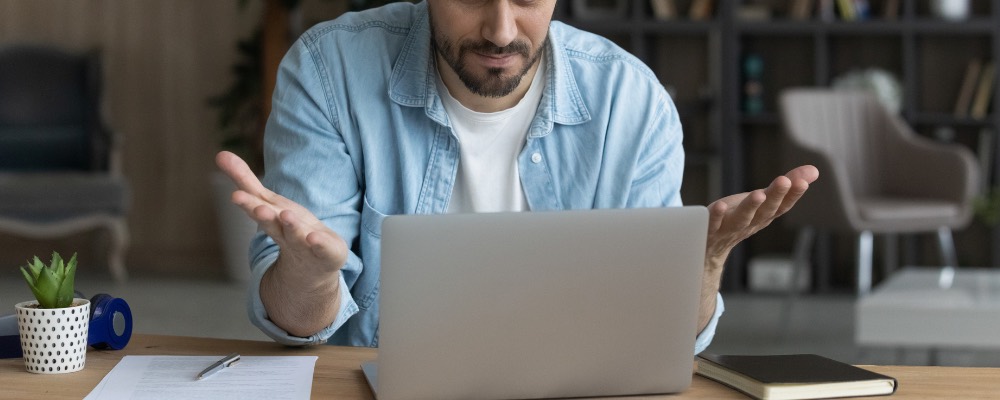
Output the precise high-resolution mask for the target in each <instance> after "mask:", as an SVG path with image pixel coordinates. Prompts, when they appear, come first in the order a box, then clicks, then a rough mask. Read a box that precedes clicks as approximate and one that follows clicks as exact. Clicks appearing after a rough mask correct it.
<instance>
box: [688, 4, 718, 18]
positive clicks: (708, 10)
mask: <svg viewBox="0 0 1000 400" xmlns="http://www.w3.org/2000/svg"><path fill="white" fill-rule="evenodd" d="M712 3H713V0H693V1H692V2H691V8H690V9H688V18H690V19H691V20H694V21H702V20H706V19H709V18H711V17H712V7H713V6H714V4H712Z"/></svg>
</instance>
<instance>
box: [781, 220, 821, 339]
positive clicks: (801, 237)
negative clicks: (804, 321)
mask: <svg viewBox="0 0 1000 400" xmlns="http://www.w3.org/2000/svg"><path fill="white" fill-rule="evenodd" d="M815 240H816V229H815V228H813V227H811V226H807V227H803V228H801V229H799V233H798V235H796V236H795V254H794V256H793V257H794V258H793V259H792V277H791V280H790V282H789V287H788V295H787V296H786V297H785V305H784V307H782V310H781V314H782V315H781V326H782V327H783V329H782V336H783V337H784V336H787V333H788V332H789V330H790V329H791V326H792V307H793V306H794V305H795V299H796V297H797V296H798V292H799V285H798V283H799V280H800V279H802V273H803V272H804V271H805V269H806V268H809V255H810V253H811V252H812V246H813V243H814V242H815Z"/></svg>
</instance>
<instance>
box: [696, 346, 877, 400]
mask: <svg viewBox="0 0 1000 400" xmlns="http://www.w3.org/2000/svg"><path fill="white" fill-rule="evenodd" d="M697 373H698V375H702V376H704V377H706V378H709V379H712V380H715V381H718V382H720V383H722V384H724V385H726V386H729V387H732V388H734V389H736V390H739V391H741V392H743V393H746V394H748V395H750V396H751V397H754V398H757V399H762V400H779V399H826V398H833V397H854V396H876V395H888V394H892V393H893V392H895V391H896V379H895V378H892V377H889V376H885V375H882V374H878V373H875V372H871V371H869V370H866V369H863V368H858V367H855V366H853V365H850V364H846V363H842V362H840V361H836V360H832V359H829V358H826V357H823V356H818V355H815V354H787V355H764V356H747V355H716V354H701V355H699V356H698V370H697Z"/></svg>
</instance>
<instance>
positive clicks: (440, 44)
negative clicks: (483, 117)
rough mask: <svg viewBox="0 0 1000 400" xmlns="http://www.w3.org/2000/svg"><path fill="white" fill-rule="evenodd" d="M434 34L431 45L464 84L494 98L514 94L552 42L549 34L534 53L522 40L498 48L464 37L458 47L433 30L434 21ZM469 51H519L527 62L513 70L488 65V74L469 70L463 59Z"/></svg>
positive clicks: (494, 52)
mask: <svg viewBox="0 0 1000 400" xmlns="http://www.w3.org/2000/svg"><path fill="white" fill-rule="evenodd" d="M431 35H432V37H433V39H432V40H431V45H432V46H433V47H434V50H435V51H436V52H437V53H438V54H440V55H441V58H443V59H444V60H445V62H446V63H447V64H448V66H449V67H451V69H452V70H453V71H455V74H457V75H458V78H459V80H461V81H462V83H463V84H465V87H466V88H467V89H469V91H471V92H472V93H475V94H477V95H480V96H483V97H494V98H499V97H504V96H506V95H508V94H511V92H513V91H514V89H517V87H518V85H520V84H521V79H522V78H524V76H525V75H527V74H528V71H529V70H531V67H532V66H533V65H535V63H536V62H538V59H539V58H541V56H542V49H544V48H545V46H546V45H547V44H548V41H549V38H548V36H546V37H545V41H544V42H543V43H542V45H541V46H539V48H538V49H537V50H535V53H534V54H532V53H531V46H530V45H529V44H528V43H527V42H525V41H523V40H515V41H513V42H511V43H510V44H508V45H506V46H503V47H499V46H497V45H495V44H493V43H491V42H490V41H488V40H481V41H474V40H465V41H462V42H460V43H457V47H456V43H454V42H453V41H452V40H451V39H449V38H447V37H444V36H443V35H438V33H437V31H436V30H435V29H434V24H431ZM470 52H471V53H478V54H491V55H512V54H518V55H521V56H522V57H524V59H525V60H527V62H525V63H524V65H522V66H521V67H520V68H519V69H516V70H513V71H512V70H511V69H512V68H487V69H486V71H485V73H476V72H474V71H470V70H469V68H468V65H467V64H466V62H465V61H464V59H465V57H466V55H468V54H469V53H470Z"/></svg>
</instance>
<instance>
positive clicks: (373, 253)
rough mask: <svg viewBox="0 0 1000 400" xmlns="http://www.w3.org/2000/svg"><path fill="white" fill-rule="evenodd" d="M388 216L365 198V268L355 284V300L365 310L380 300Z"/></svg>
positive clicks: (363, 218)
mask: <svg viewBox="0 0 1000 400" xmlns="http://www.w3.org/2000/svg"><path fill="white" fill-rule="evenodd" d="M386 217H387V215H386V214H383V213H381V212H379V211H378V210H376V209H375V207H373V206H372V205H371V203H370V202H369V201H368V197H367V196H366V197H365V198H364V204H363V206H362V209H361V249H360V250H361V254H360V256H361V260H362V262H363V263H364V267H363V270H362V272H361V274H360V275H359V276H358V281H357V283H355V285H354V290H352V292H353V294H354V301H355V302H356V303H357V304H358V307H359V308H361V309H364V310H367V309H370V308H371V307H372V306H373V304H375V303H376V302H377V300H378V293H379V286H380V285H379V276H380V273H379V271H380V270H381V265H382V221H384V220H385V218H386Z"/></svg>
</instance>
